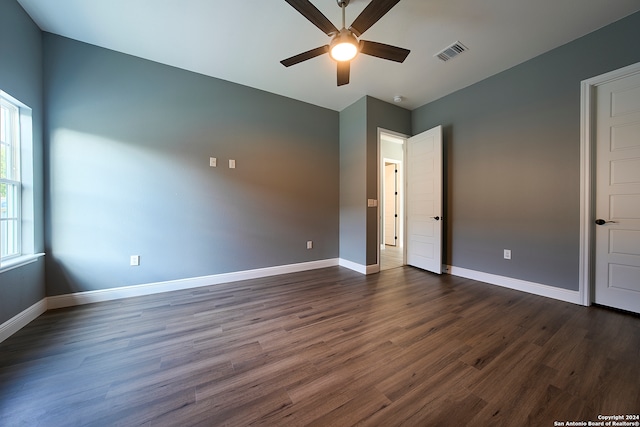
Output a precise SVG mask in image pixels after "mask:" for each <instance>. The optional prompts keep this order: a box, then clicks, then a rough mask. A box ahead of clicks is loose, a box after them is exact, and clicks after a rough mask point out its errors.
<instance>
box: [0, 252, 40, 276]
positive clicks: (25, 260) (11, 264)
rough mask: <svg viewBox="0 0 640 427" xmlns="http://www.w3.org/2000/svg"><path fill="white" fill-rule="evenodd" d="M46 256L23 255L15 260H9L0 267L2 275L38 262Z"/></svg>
mask: <svg viewBox="0 0 640 427" xmlns="http://www.w3.org/2000/svg"><path fill="white" fill-rule="evenodd" d="M43 256H44V253H39V254H30V255H21V256H18V257H15V258H9V259H8V260H6V261H4V262H3V263H2V264H1V265H0V273H4V272H6V271H9V270H13V269H14V268H18V267H22V266H23V265H27V264H31V263H32V262H36V261H37V260H38V259H40V258H41V257H43Z"/></svg>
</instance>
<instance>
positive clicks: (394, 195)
mask: <svg viewBox="0 0 640 427" xmlns="http://www.w3.org/2000/svg"><path fill="white" fill-rule="evenodd" d="M397 243H398V166H397V165H396V164H395V163H386V164H385V165H384V244H385V245H389V246H396V244H397Z"/></svg>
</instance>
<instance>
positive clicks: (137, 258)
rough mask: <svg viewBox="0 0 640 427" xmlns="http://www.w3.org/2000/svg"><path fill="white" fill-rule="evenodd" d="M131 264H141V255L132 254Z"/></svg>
mask: <svg viewBox="0 0 640 427" xmlns="http://www.w3.org/2000/svg"><path fill="white" fill-rule="evenodd" d="M130 264H131V265H133V266H137V265H140V255H131V260H130Z"/></svg>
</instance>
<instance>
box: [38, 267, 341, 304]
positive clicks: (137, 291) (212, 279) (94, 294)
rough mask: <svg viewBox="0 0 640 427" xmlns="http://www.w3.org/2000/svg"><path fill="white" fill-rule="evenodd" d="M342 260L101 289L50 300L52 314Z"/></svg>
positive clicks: (55, 297) (301, 269)
mask: <svg viewBox="0 0 640 427" xmlns="http://www.w3.org/2000/svg"><path fill="white" fill-rule="evenodd" d="M337 265H338V259H337V258H332V259H326V260H320V261H310V262H303V263H298V264H289V265H281V266H275V267H266V268H258V269H255V270H245V271H236V272H232V273H222V274H213V275H210V276H201V277H193V278H189V279H178V280H169V281H165V282H155V283H147V284H143V285H133V286H123V287H120V288H111V289H101V290H96V291H86V292H76V293H73V294H65V295H57V296H52V297H48V298H47V308H48V309H49V310H51V309H55V308H62V307H70V306H74V305H82V304H90V303H94V302H101V301H110V300H116V299H121V298H130V297H136V296H142V295H151V294H159V293H162V292H171V291H178V290H183V289H191V288H198V287H201V286H210V285H217V284H220V283H230V282H237V281H240V280H249V279H259V278H262V277H269V276H275V275H279V274H287V273H297V272H300V271H307V270H315V269H318V268H326V267H335V266H337Z"/></svg>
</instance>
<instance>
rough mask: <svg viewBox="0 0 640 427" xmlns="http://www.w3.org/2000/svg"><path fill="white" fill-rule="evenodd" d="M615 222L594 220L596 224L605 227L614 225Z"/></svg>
mask: <svg viewBox="0 0 640 427" xmlns="http://www.w3.org/2000/svg"><path fill="white" fill-rule="evenodd" d="M615 223H616V222H615V221H605V220H604V219H596V224H598V225H605V224H615Z"/></svg>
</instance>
